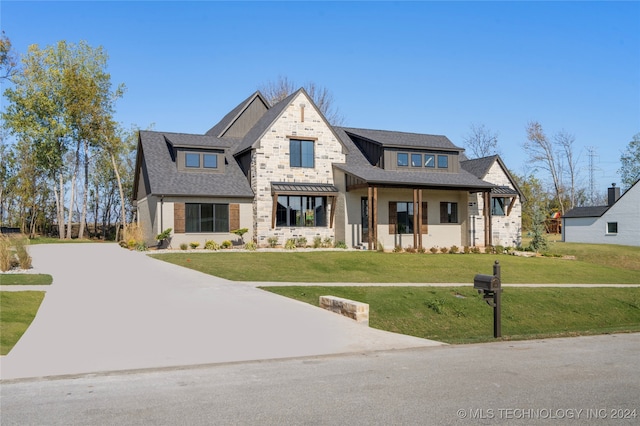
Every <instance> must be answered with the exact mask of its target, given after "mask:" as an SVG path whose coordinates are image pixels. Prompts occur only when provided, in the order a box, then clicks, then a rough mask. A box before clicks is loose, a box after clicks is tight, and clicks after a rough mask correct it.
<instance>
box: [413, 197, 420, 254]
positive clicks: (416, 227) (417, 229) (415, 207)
mask: <svg viewBox="0 0 640 426" xmlns="http://www.w3.org/2000/svg"><path fill="white" fill-rule="evenodd" d="M418 217H420V216H419V215H418V190H417V189H416V188H413V248H416V247H418V233H419V232H420V227H419V225H418Z"/></svg>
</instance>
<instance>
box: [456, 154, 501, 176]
mask: <svg viewBox="0 0 640 426" xmlns="http://www.w3.org/2000/svg"><path fill="white" fill-rule="evenodd" d="M497 158H498V156H497V155H490V156H488V157H482V158H475V159H473V160H465V161H460V166H461V167H462V168H463V169H465V170H466V171H468V172H469V173H471V174H473V175H474V176H477V177H479V178H480V179H482V178H484V177H485V176H486V175H487V173H488V172H489V169H490V168H491V166H493V163H495V161H496V159H497Z"/></svg>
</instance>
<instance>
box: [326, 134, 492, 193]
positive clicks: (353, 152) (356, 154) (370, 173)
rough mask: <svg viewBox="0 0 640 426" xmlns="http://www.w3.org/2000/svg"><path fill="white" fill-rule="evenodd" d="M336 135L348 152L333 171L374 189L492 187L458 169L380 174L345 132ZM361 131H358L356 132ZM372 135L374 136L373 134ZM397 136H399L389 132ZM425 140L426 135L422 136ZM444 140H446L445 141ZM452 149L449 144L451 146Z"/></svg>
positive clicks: (386, 171)
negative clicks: (356, 179)
mask: <svg viewBox="0 0 640 426" xmlns="http://www.w3.org/2000/svg"><path fill="white" fill-rule="evenodd" d="M334 130H335V132H336V135H337V136H338V137H339V138H340V139H341V140H342V143H343V145H344V146H345V147H346V149H347V150H348V153H347V162H346V163H344V164H334V167H336V168H338V169H340V170H342V171H344V172H345V173H348V174H350V175H352V176H354V177H357V178H359V179H362V180H364V181H366V182H367V183H369V184H374V185H398V186H400V185H414V186H416V187H425V188H456V189H466V190H469V191H483V190H489V189H491V188H493V187H495V186H496V185H494V184H492V183H489V182H485V181H483V180H482V179H479V178H478V177H476V176H474V175H472V174H471V173H469V172H467V171H466V170H463V169H461V170H460V172H458V173H438V172H424V173H422V172H421V173H417V172H413V171H399V170H384V169H381V168H380V167H376V166H374V165H372V164H371V163H369V161H368V160H367V159H366V157H365V156H364V154H363V153H362V151H360V149H358V147H357V146H356V145H355V143H354V142H353V140H352V139H351V137H349V135H348V134H347V132H346V129H345V128H342V127H334ZM359 130H362V129H359ZM372 132H378V131H377V130H373V131H372ZM389 133H400V132H389ZM426 136H429V135H426ZM447 140H448V139H447ZM452 145H453V144H452Z"/></svg>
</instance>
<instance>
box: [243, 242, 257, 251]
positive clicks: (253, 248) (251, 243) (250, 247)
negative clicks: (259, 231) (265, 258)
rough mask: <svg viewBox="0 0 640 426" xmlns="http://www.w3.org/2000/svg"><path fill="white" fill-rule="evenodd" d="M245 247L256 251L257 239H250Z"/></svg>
mask: <svg viewBox="0 0 640 426" xmlns="http://www.w3.org/2000/svg"><path fill="white" fill-rule="evenodd" d="M244 248H245V249H247V250H250V251H254V250H255V249H257V248H258V245H257V244H256V242H255V241H249V242H248V243H247V244H245V245H244Z"/></svg>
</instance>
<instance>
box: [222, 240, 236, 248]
mask: <svg viewBox="0 0 640 426" xmlns="http://www.w3.org/2000/svg"><path fill="white" fill-rule="evenodd" d="M232 246H233V243H232V242H231V241H230V240H224V241H223V242H222V244H220V247H222V248H223V249H229V248H231V247H232Z"/></svg>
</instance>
